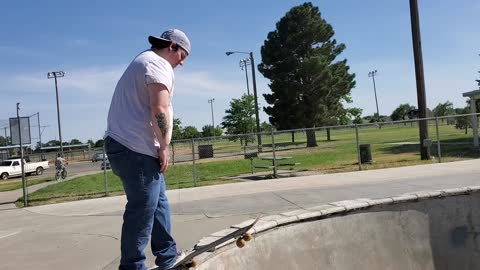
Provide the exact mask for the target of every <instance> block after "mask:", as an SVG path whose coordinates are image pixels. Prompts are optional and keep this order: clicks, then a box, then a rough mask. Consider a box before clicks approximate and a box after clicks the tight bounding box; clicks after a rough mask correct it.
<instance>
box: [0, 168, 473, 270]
mask: <svg viewBox="0 0 480 270" xmlns="http://www.w3.org/2000/svg"><path fill="white" fill-rule="evenodd" d="M479 175H480V160H470V161H462V162H454V163H443V164H432V165H421V166H414V167H402V168H392V169H383V170H372V171H362V172H352V173H339V174H329V175H317V176H306V177H295V178H284V179H275V180H265V181H255V182H244V183H237V184H226V185H218V186H209V187H200V188H193V189H183V190H171V191H168V192H167V196H168V197H169V200H170V202H171V209H172V230H173V235H174V237H175V239H176V240H177V242H178V247H179V248H181V249H187V248H191V247H192V246H193V245H194V244H195V243H197V241H198V240H199V239H201V238H202V237H203V236H206V235H209V234H211V233H214V232H217V231H220V230H222V229H225V228H228V227H229V226H230V225H232V224H237V223H240V222H242V221H245V220H248V219H250V218H252V217H255V216H256V215H257V214H258V213H262V214H264V215H273V214H279V213H283V212H286V211H294V210H305V209H309V208H311V207H316V206H318V205H322V204H327V203H330V202H335V201H341V200H353V199H358V198H372V199H378V198H384V197H393V196H396V195H399V194H403V193H409V192H417V191H422V190H437V189H449V188H456V187H464V186H475V185H478V182H479ZM1 196H3V194H2V193H0V197H1ZM124 204H125V197H123V196H118V197H108V198H102V199H96V200H86V201H79V202H69V203H62V204H55V205H46V206H39V207H29V208H24V209H16V208H10V209H5V210H0V269H2V270H12V269H37V270H47V269H70V270H77V269H105V270H113V269H117V267H118V262H119V253H120V252H119V249H120V248H119V245H120V244H119V238H120V227H121V223H122V213H123V207H124ZM340 208H341V207H340ZM146 254H147V266H153V261H154V260H153V258H152V256H151V252H150V250H149V248H147V250H146Z"/></svg>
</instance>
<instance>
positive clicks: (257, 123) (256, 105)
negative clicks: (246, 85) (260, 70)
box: [225, 51, 262, 151]
mask: <svg viewBox="0 0 480 270" xmlns="http://www.w3.org/2000/svg"><path fill="white" fill-rule="evenodd" d="M234 53H241V54H248V55H249V56H250V65H251V66H252V83H253V97H254V101H255V118H256V119H255V120H256V125H257V138H258V139H257V140H258V146H259V147H260V146H261V145H262V135H261V134H260V132H261V131H260V118H259V116H258V98H257V82H256V79H255V61H254V60H253V53H252V52H249V53H248V52H237V51H234V52H225V54H226V55H227V56H228V55H232V54H234ZM260 149H261V147H260V148H259V151H260Z"/></svg>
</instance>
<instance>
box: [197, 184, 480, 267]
mask: <svg viewBox="0 0 480 270" xmlns="http://www.w3.org/2000/svg"><path fill="white" fill-rule="evenodd" d="M248 222H250V221H246V222H244V223H243V224H237V225H236V226H242V225H245V224H247V223H248ZM232 227H235V226H232ZM231 229H232V228H230V229H229V230H231ZM229 230H224V231H222V232H217V233H215V234H212V235H211V236H209V237H206V238H204V239H202V240H201V241H200V242H199V245H202V244H205V243H207V242H209V241H212V240H214V239H215V238H218V237H220V236H221V235H224V234H225V233H228V231H229ZM253 235H254V237H255V238H254V239H253V240H252V241H251V242H249V243H248V244H247V246H246V247H244V248H242V249H238V248H237V247H236V246H235V243H233V241H232V242H231V243H228V244H226V245H225V246H223V247H219V248H217V250H215V251H213V252H211V253H206V254H204V255H203V256H201V257H199V258H198V262H199V266H198V267H197V268H196V269H198V270H206V269H217V270H221V269H222V270H223V269H225V270H227V269H228V270H237V269H238V270H240V269H241V270H245V269H249V270H255V269H285V270H292V269H338V270H343V269H345V270H350V269H352V270H363V269H368V270H375V269H378V270H385V269H389V270H397V269H398V270H406V269H415V270H416V269H418V270H426V269H439V270H444V269H455V270H459V269H480V187H470V188H459V189H451V190H444V191H432V192H421V193H412V194H404V195H402V196H398V197H393V198H385V199H380V200H370V199H358V200H352V201H341V202H335V203H331V204H328V205H322V206H319V207H314V208H311V209H308V210H297V211H293V212H289V213H283V214H280V215H274V216H268V217H263V218H262V219H261V220H260V221H259V223H257V225H256V226H255V227H254V228H253Z"/></svg>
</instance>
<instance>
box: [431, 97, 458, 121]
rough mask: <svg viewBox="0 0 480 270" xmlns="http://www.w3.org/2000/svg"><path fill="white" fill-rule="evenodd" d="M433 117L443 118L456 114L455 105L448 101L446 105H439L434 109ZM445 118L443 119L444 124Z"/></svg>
mask: <svg viewBox="0 0 480 270" xmlns="http://www.w3.org/2000/svg"><path fill="white" fill-rule="evenodd" d="M432 113H433V116H435V117H441V116H447V115H452V114H455V109H454V108H453V103H452V102H450V101H448V100H447V102H445V103H438V105H437V106H436V107H435V108H433V111H432ZM444 120H445V118H442V122H444Z"/></svg>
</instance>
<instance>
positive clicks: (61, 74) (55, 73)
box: [47, 71, 65, 157]
mask: <svg viewBox="0 0 480 270" xmlns="http://www.w3.org/2000/svg"><path fill="white" fill-rule="evenodd" d="M64 76H65V72H63V71H53V72H48V73H47V78H48V79H52V78H54V79H55V93H56V96H57V118H58V138H59V139H60V153H61V155H62V157H63V143H62V127H61V125H60V106H59V104H58V83H57V77H64Z"/></svg>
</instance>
